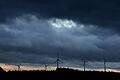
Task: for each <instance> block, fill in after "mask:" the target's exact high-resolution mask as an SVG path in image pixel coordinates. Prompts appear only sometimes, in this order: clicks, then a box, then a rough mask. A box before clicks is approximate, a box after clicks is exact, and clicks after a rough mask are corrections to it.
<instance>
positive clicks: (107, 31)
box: [0, 0, 120, 63]
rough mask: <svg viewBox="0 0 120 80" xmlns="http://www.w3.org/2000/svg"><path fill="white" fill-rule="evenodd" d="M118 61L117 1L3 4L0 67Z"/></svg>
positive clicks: (14, 0) (13, 0) (17, 0)
mask: <svg viewBox="0 0 120 80" xmlns="http://www.w3.org/2000/svg"><path fill="white" fill-rule="evenodd" d="M57 54H60V56H61V58H62V59H63V61H66V62H71V63H72V61H73V63H74V62H75V61H76V62H79V61H80V60H82V59H86V60H92V61H101V60H107V61H120V1H119V0H0V62H2V63H4V62H6V63H11V62H20V63H52V62H54V61H55V60H56V56H57Z"/></svg>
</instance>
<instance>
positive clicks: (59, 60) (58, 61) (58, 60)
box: [55, 54, 63, 69]
mask: <svg viewBox="0 0 120 80" xmlns="http://www.w3.org/2000/svg"><path fill="white" fill-rule="evenodd" d="M55 63H56V65H57V69H58V68H59V63H63V62H62V60H61V59H60V56H59V54H58V55H57V60H56V61H55Z"/></svg>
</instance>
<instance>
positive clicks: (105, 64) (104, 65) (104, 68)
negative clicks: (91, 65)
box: [104, 61, 107, 72]
mask: <svg viewBox="0 0 120 80" xmlns="http://www.w3.org/2000/svg"><path fill="white" fill-rule="evenodd" d="M106 70H107V68H106V61H104V72H106Z"/></svg>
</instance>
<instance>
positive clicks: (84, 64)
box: [83, 60, 86, 71]
mask: <svg viewBox="0 0 120 80" xmlns="http://www.w3.org/2000/svg"><path fill="white" fill-rule="evenodd" d="M83 66H84V71H85V70H86V60H84V61H83Z"/></svg>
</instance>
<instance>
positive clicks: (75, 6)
mask: <svg viewBox="0 0 120 80" xmlns="http://www.w3.org/2000/svg"><path fill="white" fill-rule="evenodd" d="M119 4H120V1H119V0H1V1H0V15H2V16H1V19H0V20H1V21H4V20H5V19H6V18H8V17H15V16H19V15H22V14H35V15H39V16H41V15H42V16H44V17H46V18H49V17H57V18H58V17H59V18H70V19H75V20H78V21H81V22H84V23H90V24H96V25H101V26H104V27H107V28H110V27H112V28H114V29H116V30H117V29H119V26H120V24H119V22H120V19H119V18H120V15H119V14H120V5H119Z"/></svg>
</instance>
